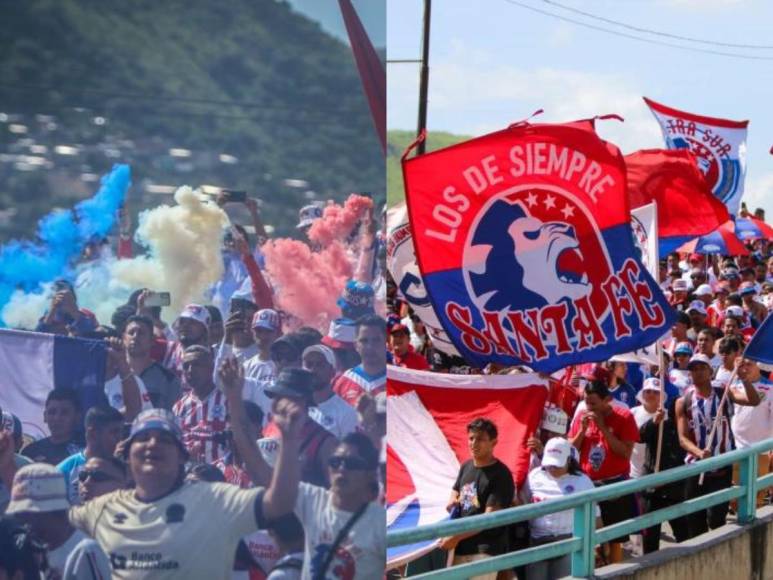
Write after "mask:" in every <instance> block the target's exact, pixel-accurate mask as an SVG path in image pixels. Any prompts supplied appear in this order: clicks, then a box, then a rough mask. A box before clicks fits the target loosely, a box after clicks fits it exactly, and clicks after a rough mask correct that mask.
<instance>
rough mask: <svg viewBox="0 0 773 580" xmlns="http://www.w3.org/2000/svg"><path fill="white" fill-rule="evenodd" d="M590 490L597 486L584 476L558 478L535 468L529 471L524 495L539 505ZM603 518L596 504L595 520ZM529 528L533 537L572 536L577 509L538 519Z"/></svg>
mask: <svg viewBox="0 0 773 580" xmlns="http://www.w3.org/2000/svg"><path fill="white" fill-rule="evenodd" d="M589 489H594V485H593V482H592V481H591V480H590V478H589V477H588V476H587V475H585V474H579V475H571V474H569V473H567V474H566V475H564V476H563V477H560V478H559V479H555V478H553V477H551V475H550V474H549V473H548V472H547V471H546V470H544V469H543V468H542V467H536V468H534V469H532V470H531V471H530V472H529V477H528V478H527V480H526V489H525V490H524V492H525V494H526V497H527V499H528V501H531V502H532V503H536V502H540V501H549V500H551V499H559V498H562V497H566V496H567V495H570V494H572V493H577V492H580V491H587V490H589ZM600 515H601V510H600V509H599V507H598V504H597V505H596V517H599V516H600ZM529 527H530V530H531V536H532V537H533V538H544V537H546V536H560V535H563V534H571V533H572V531H573V529H574V510H566V511H563V512H557V513H553V514H548V515H546V516H542V517H539V518H535V519H533V520H530V521H529Z"/></svg>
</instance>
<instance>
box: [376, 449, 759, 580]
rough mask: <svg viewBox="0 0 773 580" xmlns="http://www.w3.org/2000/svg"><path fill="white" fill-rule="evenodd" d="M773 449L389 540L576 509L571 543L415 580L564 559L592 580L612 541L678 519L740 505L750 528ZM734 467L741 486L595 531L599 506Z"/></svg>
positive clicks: (738, 454)
mask: <svg viewBox="0 0 773 580" xmlns="http://www.w3.org/2000/svg"><path fill="white" fill-rule="evenodd" d="M772 449H773V439H769V440H767V441H763V442H762V443H757V444H755V445H752V446H751V447H748V448H746V449H739V450H736V451H731V452H729V453H724V454H722V455H718V456H716V457H710V458H708V459H703V460H701V461H698V462H697V463H693V464H690V465H685V466H680V467H676V468H673V469H668V470H666V471H661V472H660V473H655V474H652V475H647V476H644V477H641V478H638V479H631V480H627V481H623V482H620V483H614V484H611V485H607V486H604V487H599V488H596V489H593V490H589V491H583V492H580V493H576V494H572V495H569V496H567V497H563V498H560V499H556V500H550V501H544V502H539V503H535V504H531V505H526V506H518V507H514V508H508V509H505V510H501V511H497V512H493V513H488V514H483V515H478V516H471V517H468V518H461V519H455V520H449V521H445V522H441V523H437V524H431V525H426V526H419V527H416V528H412V529H409V530H400V531H395V532H389V533H388V534H387V546H388V547H390V548H391V547H394V546H403V545H406V544H413V543H415V542H421V541H427V540H434V539H437V538H441V537H445V536H452V535H455V534H461V533H464V532H471V531H481V530H486V529H489V528H497V527H500V526H506V525H509V524H513V523H516V522H523V521H526V520H532V519H534V518H537V517H541V516H545V515H548V514H552V513H555V512H561V511H565V510H569V509H574V530H573V533H572V537H571V538H568V539H566V540H561V541H558V542H554V543H551V544H545V545H542V546H536V547H533V548H528V549H525V550H519V551H517V552H511V553H508V554H502V555H499V556H492V557H491V558H486V559H485V560H480V561H477V562H471V563H468V564H462V565H459V566H454V567H451V568H445V569H443V570H436V571H433V572H428V573H425V574H420V575H418V576H413V578H416V579H417V580H418V579H419V578H445V579H457V578H458V579H463V578H469V577H471V576H475V575H478V574H486V573H490V572H496V571H498V570H504V569H508V568H514V567H517V566H523V565H525V564H530V563H532V562H539V561H541V560H546V559H549V558H556V557H559V556H563V555H565V554H571V556H572V576H575V577H578V578H587V577H589V576H591V575H592V574H593V568H594V563H595V551H594V548H595V546H596V545H597V544H601V543H604V542H609V541H610V540H611V539H613V538H617V537H619V536H622V535H626V534H630V533H633V532H637V531H639V530H642V529H644V528H648V527H650V526H653V525H655V524H658V523H661V522H664V521H666V520H670V519H673V518H675V517H678V516H684V515H687V514H690V513H693V512H697V511H700V510H705V509H706V508H709V507H711V506H715V505H718V504H720V503H723V502H726V501H729V500H732V499H737V500H738V523H740V524H746V523H749V522H751V521H752V520H753V519H754V518H755V514H756V509H757V492H758V491H760V490H762V489H765V488H768V487H773V473H771V474H768V475H765V476H763V477H759V478H758V477H757V464H758V457H759V456H760V455H761V454H763V453H767V452H768V451H770V450H772ZM734 463H739V464H740V481H739V485H734V486H732V487H729V488H727V489H723V490H720V491H716V492H713V493H709V494H706V495H703V496H700V497H697V498H694V499H689V500H687V501H684V502H681V503H679V504H677V505H673V506H670V507H667V508H663V509H659V510H657V511H653V512H650V513H647V514H644V515H641V516H638V517H635V518H632V519H629V520H625V521H623V522H620V523H618V524H615V525H612V526H606V527H603V528H600V529H596V519H595V517H594V514H595V511H596V510H595V506H596V504H598V502H600V501H605V500H608V499H612V498H615V497H619V496H622V495H628V494H631V493H635V492H640V491H643V490H645V489H650V488H655V487H660V486H662V485H666V484H669V483H674V482H676V481H680V480H684V479H688V478H690V477H695V476H699V475H700V474H701V473H704V472H707V471H714V470H716V469H719V468H722V467H727V466H729V465H732V464H734Z"/></svg>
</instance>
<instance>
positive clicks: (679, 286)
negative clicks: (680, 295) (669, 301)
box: [671, 278, 687, 292]
mask: <svg viewBox="0 0 773 580" xmlns="http://www.w3.org/2000/svg"><path fill="white" fill-rule="evenodd" d="M671 287H672V288H673V289H674V292H676V291H678V290H684V291H687V280H684V279H683V278H679V279H678V280H674V283H673V284H671Z"/></svg>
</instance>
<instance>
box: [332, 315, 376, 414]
mask: <svg viewBox="0 0 773 580" xmlns="http://www.w3.org/2000/svg"><path fill="white" fill-rule="evenodd" d="M355 348H356V349H357V353H358V354H359V355H360V358H361V359H362V363H360V364H359V365H357V366H356V367H354V368H351V369H349V370H347V371H346V372H345V373H344V374H342V375H341V376H340V377H338V379H337V380H336V382H335V384H334V385H333V390H334V391H335V392H336V393H337V394H338V395H339V396H340V397H341V398H342V399H343V400H344V401H346V402H347V403H349V404H350V405H351V406H352V407H355V408H356V407H357V402H358V401H359V400H360V397H362V395H364V394H368V395H371V396H373V397H375V396H376V395H377V394H379V393H380V392H382V391H385V390H386V321H385V320H384V319H383V318H381V317H380V316H376V315H375V314H368V315H366V316H363V317H362V318H359V319H358V320H357V335H356V339H355Z"/></svg>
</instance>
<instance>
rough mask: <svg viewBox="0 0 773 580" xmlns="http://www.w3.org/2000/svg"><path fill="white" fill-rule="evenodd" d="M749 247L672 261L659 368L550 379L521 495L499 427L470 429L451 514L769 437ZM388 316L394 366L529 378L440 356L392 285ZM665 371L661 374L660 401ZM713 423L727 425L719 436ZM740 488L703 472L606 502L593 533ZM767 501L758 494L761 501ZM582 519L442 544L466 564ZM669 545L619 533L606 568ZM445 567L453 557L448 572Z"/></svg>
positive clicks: (606, 549)
mask: <svg viewBox="0 0 773 580" xmlns="http://www.w3.org/2000/svg"><path fill="white" fill-rule="evenodd" d="M747 249H748V250H749V252H748V255H742V256H734V257H733V256H716V255H714V256H706V255H700V254H681V255H680V254H678V253H674V254H670V255H668V256H667V257H666V258H665V259H664V260H662V262H661V264H660V283H661V287H662V289H663V291H664V293H665V294H666V297H667V298H668V301H669V303H670V304H671V305H672V306H673V308H674V309H675V310H676V311H677V316H678V318H677V321H676V323H675V324H674V326H673V328H672V329H671V332H670V333H669V334H668V335H667V336H666V337H664V338H663V340H662V349H661V350H662V353H663V355H662V356H663V358H662V359H661V360H663V361H664V362H663V364H664V366H665V369H664V372H663V373H661V368H660V365H652V364H638V363H630V362H629V363H626V362H622V361H621V360H614V359H613V360H609V361H605V362H601V363H594V364H585V365H580V366H576V367H571V368H567V369H562V370H561V371H559V372H557V373H554V374H553V375H552V376H551V377H549V379H550V381H549V383H550V394H549V396H548V401H547V403H546V407H545V420H543V421H542V424H541V426H540V428H539V429H538V430H537V432H536V433H534V434H533V436H532V437H531V438H530V439H529V440H528V443H527V447H528V448H529V452H530V453H531V469H530V473H529V474H528V477H527V479H526V481H525V482H524V485H523V486H522V489H516V486H515V485H514V482H513V478H512V475H511V474H510V471H509V470H508V469H507V468H506V467H505V465H504V463H503V462H501V461H500V460H499V459H497V457H496V455H495V446H496V444H497V439H498V438H505V437H507V434H506V433H502V432H501V431H500V432H498V429H497V425H495V424H493V423H492V422H491V421H490V420H488V419H486V418H483V417H481V418H479V419H478V420H476V421H474V422H472V423H471V424H470V425H469V426H468V435H469V446H470V454H471V459H470V460H469V461H467V462H464V463H463V465H462V466H461V468H460V472H459V477H458V479H457V481H456V483H455V484H454V486H453V489H452V490H449V491H450V493H451V497H450V500H449V503H448V511H449V512H450V513H451V516H452V517H466V516H471V515H476V514H482V513H484V512H491V511H495V510H499V509H504V508H507V507H510V506H513V505H522V504H523V503H525V502H537V501H546V500H550V499H554V498H558V497H561V496H565V495H567V494H571V493H577V492H579V491H582V490H585V489H590V488H592V487H593V486H602V485H608V484H611V483H615V482H619V481H623V480H626V479H629V478H637V477H641V476H643V475H647V474H650V473H653V472H655V471H656V470H665V469H669V468H673V467H678V466H680V465H684V464H685V463H691V462H694V461H698V460H701V459H704V458H707V457H711V456H714V455H717V454H720V453H724V452H727V451H730V450H733V449H739V448H744V447H748V446H750V445H752V444H754V443H756V442H759V441H762V440H765V439H769V438H771V437H773V399H771V393H770V389H771V381H770V378H771V377H770V372H769V371H770V370H772V369H762V368H760V366H758V365H757V364H756V363H755V362H753V361H751V360H748V359H744V358H743V352H744V348H745V345H746V344H747V343H748V342H749V340H750V338H751V337H752V336H753V335H754V333H755V331H756V329H757V328H758V327H759V326H760V325H761V324H762V322H763V320H765V318H766V317H767V316H768V315H769V313H770V311H771V310H773V244H772V243H769V241H767V240H764V239H760V240H755V241H753V242H747ZM387 308H388V313H387V329H388V335H389V350H390V352H389V353H388V354H387V357H388V361H389V364H394V365H397V366H401V367H407V368H411V369H421V370H430V371H432V372H439V373H452V374H484V375H485V374H518V373H522V372H528V370H529V369H526V368H524V367H511V368H503V367H501V366H498V365H494V364H490V365H489V366H487V367H486V368H483V369H480V368H471V367H470V366H469V365H467V363H466V362H465V361H464V360H463V359H461V358H459V357H455V356H452V355H449V354H447V353H445V352H443V351H442V350H440V349H436V348H434V347H433V343H432V339H431V334H430V333H428V332H427V328H426V327H425V325H424V324H423V323H422V321H421V320H420V319H419V318H418V317H417V316H416V314H415V313H414V312H413V311H412V309H411V308H410V305H409V304H408V303H407V302H405V301H404V300H403V299H402V297H401V296H400V295H399V293H398V289H397V288H396V286H395V284H394V281H393V280H388V286H387ZM661 376H663V377H664V378H665V382H664V384H663V385H662V387H663V391H664V393H665V397H664V400H663V401H661ZM728 381H732V384H731V385H730V388H729V394H728V398H727V399H728V400H727V402H726V404H724V405H720V404H719V403H720V401H721V399H722V395H723V392H724V388H725V385H726V384H727V383H728ZM717 415H720V417H719V420H718V421H717V428H716V430H715V432H714V433H713V434H712V433H711V430H712V426H713V425H714V423H715V420H716V419H717ZM548 417H550V419H551V420H547V419H548ZM556 417H558V418H556ZM661 424H662V425H663V437H662V449H661V453H660V454H659V453H658V440H659V431H660V425H661ZM658 457H659V465H656V462H657V461H658ZM770 466H771V458H770V457H769V456H768V455H767V454H766V455H764V456H762V457H760V458H759V473H760V475H762V474H765V473H768V471H769V470H770ZM738 481H739V476H738V467H737V466H736V467H735V470H734V469H733V468H730V467H728V468H726V469H719V470H716V471H713V472H709V473H707V474H706V476H705V478H703V479H701V480H699V478H697V477H696V478H692V479H688V480H686V481H682V482H677V483H674V484H670V485H666V486H662V487H658V488H655V489H651V490H647V492H646V493H641V494H635V495H633V496H624V497H619V498H615V499H612V500H609V501H603V502H600V506H599V507H600V510H599V512H598V513H597V514H596V515H597V517H598V521H597V525H599V526H601V525H604V526H608V525H612V524H615V523H618V522H621V521H623V520H626V519H629V518H631V517H634V516H635V515H638V514H642V513H647V512H651V511H654V510H658V509H661V508H664V507H667V506H671V505H674V504H677V503H680V502H682V501H684V500H686V499H689V498H694V497H697V496H700V495H704V494H708V493H711V492H714V491H717V490H721V489H726V488H728V487H729V486H731V485H732V484H733V482H735V483H738ZM471 482H472V483H471ZM471 486H472V487H471ZM470 496H472V497H470ZM767 500H768V498H767V495H766V494H765V493H762V492H761V493H760V494H759V498H758V501H759V503H760V505H761V504H762V503H763V502H767ZM729 509H732V506H731V505H730V504H729V503H728V502H725V503H722V504H720V505H718V506H715V507H713V508H710V509H708V510H705V511H700V512H697V513H693V514H691V515H688V516H684V517H680V518H675V519H674V520H672V521H670V522H669V524H670V528H671V537H672V539H673V540H675V541H677V542H681V541H684V540H686V539H689V538H692V537H695V536H697V535H699V534H702V533H704V532H706V531H708V530H709V529H714V528H716V527H718V526H722V525H724V524H725V522H726V519H727V515H728V511H729ZM572 522H573V520H572V512H571V510H570V511H568V512H565V513H557V514H551V515H549V516H545V517H541V518H537V519H535V520H532V521H531V522H528V523H527V524H517V525H514V526H511V529H510V530H503V529H501V528H500V529H495V530H486V531H482V532H479V533H476V532H470V533H466V534H460V535H458V536H453V537H449V538H444V539H443V540H442V542H441V544H440V547H441V548H442V549H444V550H446V551H447V552H449V553H451V552H453V563H455V564H456V563H463V562H469V561H472V560H476V559H480V558H486V557H490V556H496V555H499V554H502V553H505V552H507V551H512V550H515V549H522V548H526V547H528V546H537V545H541V544H544V543H548V542H554V541H559V540H562V539H565V538H568V537H570V536H571V534H572V530H573V523H572ZM660 541H661V526H660V525H657V526H653V527H651V528H649V529H646V530H644V531H643V532H642V533H641V534H636V535H632V536H631V537H630V538H629V537H628V536H625V537H620V538H616V539H615V540H614V541H613V542H610V543H609V544H606V545H604V546H599V547H598V549H597V563H598V564H601V563H611V562H619V561H621V560H622V559H623V557H624V553H625V552H624V550H623V547H624V546H625V547H626V549H628V550H629V553H634V554H641V553H649V552H653V551H656V550H658V548H659V546H660ZM430 559H432V558H431V557H430ZM448 561H449V563H450V562H451V559H450V558H449V560H448ZM445 563H446V558H445V557H443V558H442V565H444V564H445ZM425 564H426V563H425ZM436 565H437V562H436V563H435V564H429V566H430V567H434V566H436ZM569 572H570V570H569V556H565V557H562V558H557V559H553V560H549V561H545V562H540V563H538V564H535V565H530V566H528V567H526V569H518V570H516V571H515V573H517V575H518V577H519V578H528V579H529V580H532V579H547V578H558V577H563V576H565V575H568V574H569ZM496 577H497V575H496V574H490V575H484V576H480V578H492V579H493V578H496Z"/></svg>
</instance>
